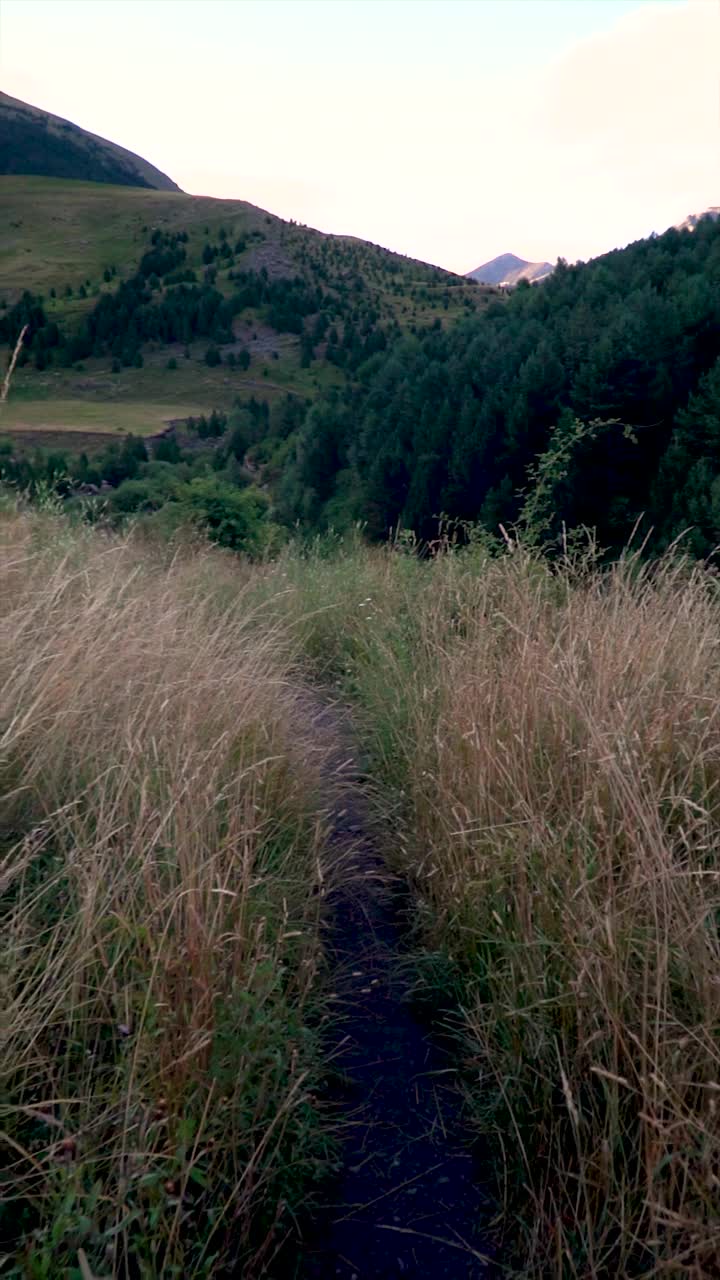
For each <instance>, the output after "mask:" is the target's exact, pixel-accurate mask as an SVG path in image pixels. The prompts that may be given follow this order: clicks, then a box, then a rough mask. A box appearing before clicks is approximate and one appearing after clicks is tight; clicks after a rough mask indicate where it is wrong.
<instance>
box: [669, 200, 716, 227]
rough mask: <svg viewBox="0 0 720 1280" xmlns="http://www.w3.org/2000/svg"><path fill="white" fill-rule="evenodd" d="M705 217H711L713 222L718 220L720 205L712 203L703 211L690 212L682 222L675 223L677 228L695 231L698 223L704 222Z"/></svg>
mask: <svg viewBox="0 0 720 1280" xmlns="http://www.w3.org/2000/svg"><path fill="white" fill-rule="evenodd" d="M705 218H709V219H710V220H711V222H717V220H718V218H720V205H717V204H711V205H709V206H708V208H707V209H704V210H703V212H702V213H689V214H688V216H687V218H684V219H683V221H682V222H676V223H675V230H676V231H694V230H695V228H696V227H697V225H698V223H700V222H702V221H703V219H705Z"/></svg>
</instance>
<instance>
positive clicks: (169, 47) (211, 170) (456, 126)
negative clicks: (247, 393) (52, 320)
mask: <svg viewBox="0 0 720 1280" xmlns="http://www.w3.org/2000/svg"><path fill="white" fill-rule="evenodd" d="M0 83H1V84H2V88H3V89H4V90H5V92H7V93H10V94H12V95H13V96H15V97H18V98H22V99H24V100H25V101H27V102H32V103H34V104H35V105H37V106H41V107H44V108H46V109H47V110H49V111H53V112H55V113H56V114H57V115H61V116H65V117H66V118H67V119H69V120H73V121H75V122H76V123H77V124H80V125H82V126H83V127H84V128H87V129H89V130H91V131H92V132H93V133H99V134H101V135H102V136H103V137H107V138H110V139H111V140H112V141H114V142H119V143H121V144H122V145H123V146H126V147H129V148H130V150H132V151H136V152H138V153H139V154H140V155H142V156H144V157H145V158H146V159H147V160H150V161H151V162H152V163H153V164H155V165H157V166H158V167H159V168H160V169H163V170H164V171H165V172H166V173H168V174H170V176H171V177H172V178H174V180H175V181H176V182H177V183H178V184H179V185H180V186H181V187H182V188H183V190H185V191H188V192H192V193H194V194H202V195H213V196H228V197H237V198H240V199H244V200H249V201H251V202H252V203H253V204H257V205H260V206H261V207H262V208H265V209H270V210H271V211H272V212H273V213H277V214H280V215H281V216H282V217H284V218H294V219H295V220H296V221H298V222H304V223H308V224H309V225H311V226H314V227H319V228H320V229H321V230H323V231H334V232H338V233H343V234H352V235H357V236H361V237H363V238H364V239H367V240H372V241H374V242H376V243H378V244H382V245H385V246H387V247H388V248H390V249H395V250H397V251H399V252H401V253H406V254H410V255H411V256H413V257H418V258H423V259H425V260H426V261H429V262H436V263H438V264H439V265H441V266H444V267H449V268H450V269H451V270H455V271H460V272H464V271H468V270H471V269H472V268H473V267H475V266H477V265H478V264H479V263H481V262H484V261H486V260H487V259H489V258H492V257H494V256H495V255H496V254H499V253H505V252H513V253H518V254H520V255H521V256H522V257H525V258H529V259H531V260H539V259H549V260H550V261H554V260H555V259H556V258H557V257H558V255H562V256H563V257H566V258H568V259H569V260H571V261H575V260H576V259H578V258H588V257H592V256H594V255H596V254H598V253H603V252H605V251H606V250H608V249H611V248H614V247H616V246H618V245H623V244H627V243H628V242H629V241H631V240H635V239H637V238H639V237H641V236H645V235H648V234H649V233H650V232H651V231H663V230H665V228H666V227H667V226H669V225H670V224H671V223H673V222H677V221H679V220H680V219H682V218H684V217H685V216H686V215H687V214H688V213H691V212H698V211H700V210H702V209H704V208H706V207H707V206H708V205H710V204H716V205H717V204H720V0H0Z"/></svg>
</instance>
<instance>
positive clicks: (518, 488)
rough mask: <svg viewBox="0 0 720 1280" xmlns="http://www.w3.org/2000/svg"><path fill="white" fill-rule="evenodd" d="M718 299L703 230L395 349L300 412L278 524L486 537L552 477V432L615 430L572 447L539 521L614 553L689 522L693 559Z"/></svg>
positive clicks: (703, 535) (710, 519)
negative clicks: (459, 531) (457, 525)
mask: <svg viewBox="0 0 720 1280" xmlns="http://www.w3.org/2000/svg"><path fill="white" fill-rule="evenodd" d="M719 298H720V224H717V223H713V222H711V221H709V220H707V221H705V222H701V223H700V225H699V226H698V228H697V229H696V231H695V232H693V233H692V234H691V233H690V232H679V231H674V230H671V231H668V232H667V233H666V234H665V235H662V236H658V237H655V238H654V239H651V240H647V241H640V242H638V243H637V244H634V245H631V246H630V247H629V248H627V249H624V250H621V251H617V252H614V253H611V254H607V255H606V256H605V257H602V258H598V259H595V260H594V261H592V262H590V263H587V264H580V265H578V266H575V267H568V266H567V265H566V264H563V263H560V264H559V265H558V267H557V268H556V270H555V272H554V273H553V275H552V276H551V277H550V278H549V279H548V280H547V281H545V282H544V283H543V284H541V285H538V286H536V287H533V288H526V289H521V290H517V291H515V293H514V294H513V295H512V296H511V297H510V298H508V299H507V300H506V301H505V302H504V303H502V304H501V303H500V302H495V303H492V304H491V305H490V306H489V307H488V308H487V310H486V311H484V312H481V313H479V314H477V315H474V316H471V317H470V318H468V319H467V320H465V321H462V322H460V323H458V324H457V325H455V326H454V327H452V328H449V329H447V330H440V329H437V328H436V327H435V326H434V325H431V326H429V327H427V328H425V329H423V330H420V331H418V332H417V333H416V334H415V335H413V336H406V337H402V338H398V337H396V338H395V339H394V340H393V341H392V342H391V343H390V344H389V346H388V349H387V350H386V351H385V352H380V353H377V354H374V355H370V356H369V357H368V358H366V359H365V360H364V362H363V363H362V364H360V365H359V366H358V367H357V382H356V384H354V385H351V384H348V385H347V386H346V387H345V388H344V389H343V390H342V391H340V392H335V393H332V394H331V395H326V396H325V397H323V398H321V400H320V402H318V404H317V406H316V407H315V408H314V409H313V410H312V412H311V413H310V414H309V415H308V417H307V420H306V422H305V424H304V426H303V427H302V429H301V432H300V436H299V440H298V444H297V449H296V458H295V464H294V466H293V468H292V473H291V474H289V475H288V476H287V477H286V479H285V481H284V495H285V501H286V503H287V507H288V516H291V515H292V514H293V513H294V515H295V517H296V518H299V519H302V520H305V519H310V520H311V521H313V522H314V523H315V524H317V525H319V526H320V527H322V526H323V525H326V524H327V523H328V513H332V517H333V519H336V518H337V514H338V495H339V494H340V493H342V495H343V497H342V502H341V503H340V509H344V520H345V522H346V523H347V522H351V521H352V520H353V519H357V518H360V519H363V520H364V521H365V522H366V526H367V528H368V532H369V533H370V534H371V535H372V536H374V537H378V538H382V537H385V536H387V533H388V531H389V530H390V529H392V528H394V527H397V526H398V525H403V526H404V527H408V528H412V529H414V530H415V532H416V533H417V534H418V535H419V536H420V537H423V538H428V537H432V535H433V531H434V529H435V527H436V523H437V518H438V517H439V516H440V515H442V514H445V515H447V516H449V517H450V518H451V519H456V520H457V519H459V520H471V521H475V520H477V519H480V520H481V521H482V522H483V524H484V525H485V526H486V527H487V528H489V529H491V530H493V531H497V527H498V524H499V522H503V523H504V524H505V525H506V527H509V526H510V525H512V524H513V523H514V522H515V521H516V520H517V518H518V516H519V514H520V510H521V505H522V502H523V493H525V492H526V490H527V489H528V485H529V482H530V480H531V479H532V477H533V476H535V477H544V476H546V472H547V468H548V467H550V466H553V465H556V463H557V461H558V456H559V455H558V454H557V450H558V448H559V445H560V441H561V439H563V438H564V436H565V435H566V433H567V431H568V430H569V429H570V428H569V427H568V424H571V423H572V422H574V421H579V422H582V423H586V424H590V423H594V422H601V421H602V422H606V423H614V424H615V429H603V430H596V429H592V430H590V429H585V430H583V432H582V438H580V437H578V438H577V439H576V440H575V442H574V446H573V449H572V458H570V456H568V458H567V463H568V466H569V468H570V469H569V471H568V473H567V474H566V475H565V476H564V477H563V483H562V484H561V485H559V486H557V487H556V488H555V490H554V493H553V504H554V505H553V511H552V513H550V512H548V513H546V516H547V518H548V519H550V515H551V514H552V519H551V525H552V528H553V530H554V531H555V532H557V529H558V528H559V527H561V525H562V524H563V523H564V524H565V525H566V526H568V527H573V526H578V525H580V524H584V525H588V526H593V527H596V528H597V530H598V536H599V538H600V541H601V542H602V543H603V544H604V545H606V546H611V547H614V548H616V549H617V548H619V547H621V546H622V545H624V542H625V540H626V538H627V537H628V536H629V533H630V531H631V529H632V528H633V526H634V524H635V522H636V521H637V519H638V517H640V516H641V515H642V514H643V513H644V514H645V525H646V527H647V526H649V525H652V526H654V528H655V537H656V539H657V541H658V542H659V543H660V545H663V544H666V543H667V542H668V541H669V540H670V539H671V538H673V537H675V536H676V535H677V534H678V533H679V532H680V531H681V528H682V527H683V525H684V523H686V522H692V523H695V522H698V523H699V527H700V531H699V533H698V535H697V538H696V546H697V549H698V550H701V551H702V552H703V553H706V552H707V551H708V550H709V549H710V547H711V545H714V540H715V538H716V534H715V528H716V523H715V521H716V514H715V513H716V505H715V504H716V496H715V491H714V489H713V484H714V480H715V477H716V475H718V474H720V473H719V472H718V471H717V467H718V465H720V464H718V462H717V458H718V454H717V451H716V450H715V451H714V450H713V438H712V425H711V424H712V423H713V422H714V421H716V411H717V397H718V385H719V384H718V377H719V376H720V375H718V374H717V373H713V372H712V370H713V366H714V365H715V362H716V361H717V360H718V358H720V336H719V335H720V301H719ZM348 341H350V344H351V347H352V344H353V343H354V338H353V336H352V333H351V332H350V331H349V330H348V328H347V327H346V330H345V337H344V339H343V342H348ZM329 349H330V350H334V346H332V345H331V346H330V348H329ZM329 358H330V357H329ZM558 433H559V434H558ZM547 450H549V452H550V456H549V458H548V459H547V460H546V461H545V462H542V461H539V459H542V457H543V455H544V454H545V453H546V451H547ZM553 458H554V461H553ZM681 477H682V479H681ZM678 481H680V485H679V488H680V492H678Z"/></svg>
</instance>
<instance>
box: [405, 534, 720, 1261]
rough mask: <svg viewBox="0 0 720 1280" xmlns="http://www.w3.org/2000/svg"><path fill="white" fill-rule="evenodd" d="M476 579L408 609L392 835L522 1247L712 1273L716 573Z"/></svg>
mask: <svg viewBox="0 0 720 1280" xmlns="http://www.w3.org/2000/svg"><path fill="white" fill-rule="evenodd" d="M441 574H442V567H441V566H439V567H438V568H437V569H436V577H439V576H440V575H441ZM478 592H479V593H478ZM468 600H469V601H472V603H471V607H470V608H469V609H463V608H462V607H460V608H459V609H458V608H456V611H455V617H454V619H453V627H452V628H449V627H448V625H447V621H448V619H447V613H445V617H444V618H443V610H442V606H441V605H439V604H438V603H437V600H436V601H432V600H431V599H429V600H428V610H427V617H426V620H425V622H424V623H423V624H421V627H422V626H423V625H424V626H425V627H428V628H429V632H430V634H429V636H428V642H429V643H430V645H432V644H433V643H434V644H435V646H436V662H435V679H436V685H435V688H434V689H431V687H430V686H429V685H428V684H427V682H426V679H427V677H426V675H425V677H424V683H423V687H422V689H420V688H418V687H417V684H416V686H415V688H414V690H413V692H412V696H411V700H412V705H413V715H412V720H411V728H410V735H409V744H408V748H407V756H408V761H407V778H408V785H409V787H410V789H411V794H412V814H413V825H412V835H411V839H410V840H409V842H408V847H407V852H406V859H407V863H408V865H409V866H410V867H411V868H412V871H413V874H414V876H415V879H416V883H417V884H418V886H419V888H420V891H421V893H422V895H423V897H424V899H425V901H426V903H428V904H430V906H431V913H430V920H431V925H430V927H431V932H432V934H433V935H434V937H435V938H436V939H438V941H440V942H441V943H442V945H443V946H444V948H445V950H446V952H447V954H448V956H449V957H450V960H451V961H452V963H453V964H454V965H456V966H458V968H459V970H460V972H461V973H462V975H463V977H464V984H465V997H464V999H465V1008H464V1011H463V1013H464V1021H465V1027H466V1032H467V1035H468V1037H469V1041H470V1045H471V1053H472V1058H473V1067H474V1069H475V1070H476V1072H477V1086H476V1090H475V1091H474V1092H475V1101H476V1105H477V1107H478V1111H479V1113H481V1114H482V1120H483V1127H485V1129H486V1130H487V1128H488V1127H491V1128H492V1129H493V1130H494V1132H495V1134H496V1136H497V1139H498V1143H499V1150H500V1152H501V1159H502V1166H503V1176H504V1177H505V1178H506V1180H507V1181H506V1187H507V1191H508V1194H509V1196H517V1193H518V1192H519V1193H520V1196H519V1198H520V1199H522V1196H523V1195H524V1194H525V1193H527V1194H528V1195H529V1197H530V1201H531V1214H530V1217H529V1221H530V1222H531V1223H532V1228H531V1231H530V1234H529V1238H528V1240H527V1250H526V1257H527V1259H528V1262H527V1268H528V1272H529V1273H532V1272H537V1273H539V1274H554V1275H557V1276H578V1277H580V1276H583V1277H598V1276H607V1277H611V1276H613V1277H615V1276H626V1275H628V1276H629V1275H661V1274H662V1275H665V1274H674V1275H686V1276H698V1277H699V1276H712V1275H717V1274H719V1273H720V1212H719V1209H720V1037H719V1032H720V939H719V937H718V923H719V921H720V823H719V819H720V793H719V791H718V784H719V782H720V590H719V584H718V581H717V579H716V578H715V577H713V576H710V575H708V574H707V573H706V572H704V571H703V570H700V569H696V570H694V571H690V570H689V569H688V568H687V567H683V566H673V565H672V564H671V563H667V564H665V565H664V566H660V567H656V568H654V569H644V570H642V569H640V568H639V567H638V565H637V563H635V562H629V563H625V564H620V565H617V566H615V567H614V568H613V569H612V570H610V571H608V572H604V573H600V572H586V573H581V574H579V575H578V574H575V573H574V572H573V571H572V570H571V569H567V570H565V571H562V570H561V571H559V572H558V573H556V574H554V575H553V574H551V573H550V572H549V571H548V570H544V569H541V568H539V567H538V566H537V565H536V564H535V563H534V562H533V561H532V560H531V559H525V558H523V556H522V553H520V552H518V553H517V554H516V556H515V558H513V557H508V558H507V559H506V560H505V561H504V562H503V563H502V564H500V565H495V566H488V568H487V570H486V572H485V574H484V575H483V578H482V580H481V581H479V582H478V581H477V580H476V581H475V582H474V584H473V586H472V588H471V589H470V591H469V594H468ZM451 629H454V631H455V638H454V639H451V634H450V632H451ZM400 749H402V748H400Z"/></svg>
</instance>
